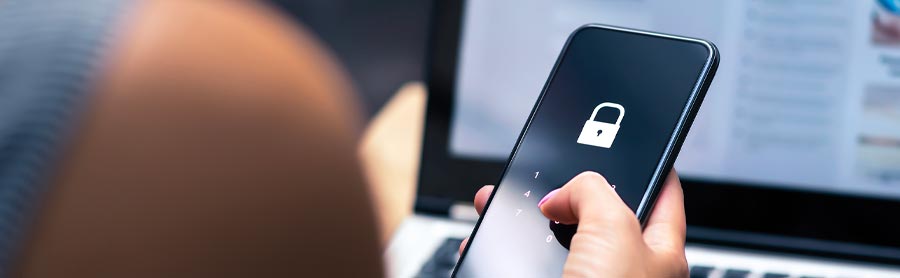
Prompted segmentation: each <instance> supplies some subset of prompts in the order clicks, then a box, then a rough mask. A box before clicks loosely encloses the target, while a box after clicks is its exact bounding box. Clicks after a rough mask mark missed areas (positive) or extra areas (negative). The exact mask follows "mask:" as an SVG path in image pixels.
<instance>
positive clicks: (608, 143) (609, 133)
mask: <svg viewBox="0 0 900 278" xmlns="http://www.w3.org/2000/svg"><path fill="white" fill-rule="evenodd" d="M604 107H609V108H615V109H618V110H619V119H617V120H616V123H615V124H611V123H605V122H598V121H595V120H594V119H595V118H597V112H598V111H600V109H601V108H604ZM624 117H625V107H622V105H619V104H618V103H612V102H604V103H601V104H600V105H597V107H596V108H594V112H593V113H591V117H590V118H589V119H588V120H587V121H585V122H584V127H583V128H582V129H581V135H579V136H578V143H579V144H585V145H591V146H595V147H601V148H609V147H612V143H613V141H615V140H616V135H617V134H619V127H621V124H622V118H624Z"/></svg>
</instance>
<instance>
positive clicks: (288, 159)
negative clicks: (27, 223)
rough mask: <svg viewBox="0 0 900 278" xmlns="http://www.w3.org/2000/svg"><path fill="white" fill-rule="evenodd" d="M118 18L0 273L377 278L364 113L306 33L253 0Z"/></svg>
mask: <svg viewBox="0 0 900 278" xmlns="http://www.w3.org/2000/svg"><path fill="white" fill-rule="evenodd" d="M121 18H123V21H122V22H121V24H120V25H121V27H120V28H119V29H118V30H117V32H116V35H115V36H114V38H113V44H112V48H111V49H110V51H109V52H108V53H106V56H105V57H103V63H102V66H101V68H100V70H99V72H97V73H95V80H94V86H93V87H92V88H91V92H90V94H89V95H91V96H92V97H91V99H90V100H89V104H88V105H87V107H85V109H84V111H85V112H84V113H83V114H82V115H81V116H80V117H79V119H78V120H77V122H76V123H75V124H76V127H77V128H76V134H74V136H73V138H71V144H69V145H68V146H67V151H66V154H65V156H64V158H63V159H62V160H61V162H60V163H59V167H58V168H59V171H58V172H57V173H56V174H54V175H53V182H52V186H51V187H50V188H52V190H51V191H50V192H48V193H47V194H46V195H45V198H44V200H43V202H42V208H41V209H40V215H39V217H37V218H36V219H37V221H36V223H34V224H33V225H32V227H31V228H30V229H31V231H30V232H29V233H28V234H29V235H30V238H29V239H28V242H27V243H26V246H25V248H24V249H25V250H24V253H23V254H21V255H20V256H18V257H19V258H20V260H19V262H18V264H17V270H15V271H16V273H13V274H12V275H9V276H10V277H76V278H78V277H378V276H381V275H382V273H383V272H382V263H381V260H380V259H379V258H380V255H381V252H382V251H381V250H382V248H381V246H380V244H379V229H378V223H377V220H376V219H377V218H376V217H375V215H374V212H373V211H374V209H373V206H372V202H371V199H370V196H369V194H368V191H367V188H366V181H365V179H364V178H363V174H362V171H361V169H360V167H359V166H358V160H357V158H356V153H355V150H356V142H355V138H356V137H357V134H356V130H358V129H357V125H356V124H357V123H358V121H359V118H358V117H357V115H355V114H354V111H359V109H356V107H355V106H354V105H353V101H352V100H353V99H352V98H351V96H352V88H350V87H349V86H347V84H349V81H348V80H347V78H345V76H344V75H343V73H342V72H341V71H340V70H339V67H338V66H337V64H336V63H335V62H334V61H333V60H332V59H331V57H330V55H328V53H327V52H326V51H324V50H323V48H322V47H321V46H320V45H319V44H318V43H317V41H316V40H315V39H314V38H313V37H312V36H310V35H309V34H308V33H307V32H305V31H303V30H301V29H296V27H295V26H294V25H293V24H292V23H290V22H288V21H286V20H282V19H281V17H280V15H279V14H277V13H275V12H273V11H271V10H268V9H266V8H264V7H261V6H258V5H257V4H255V3H254V2H252V1H183V0H172V1H165V0H159V1H146V2H140V3H138V4H136V6H134V7H132V8H130V9H129V11H128V14H126V15H124V16H122V17H121ZM4 271H5V270H4Z"/></svg>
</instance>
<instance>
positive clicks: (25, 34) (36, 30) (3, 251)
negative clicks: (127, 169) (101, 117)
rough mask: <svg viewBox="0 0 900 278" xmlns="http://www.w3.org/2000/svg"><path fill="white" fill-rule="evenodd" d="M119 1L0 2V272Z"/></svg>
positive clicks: (75, 112) (80, 100)
mask: <svg viewBox="0 0 900 278" xmlns="http://www.w3.org/2000/svg"><path fill="white" fill-rule="evenodd" d="M124 2H125V1H117V0H0V277H6V276H7V274H8V273H7V272H8V271H9V267H10V262H11V261H12V260H14V259H15V257H14V256H16V254H17V253H18V252H19V250H18V248H20V247H21V243H22V241H23V240H24V238H25V236H26V235H25V233H26V232H27V230H28V228H29V224H31V223H32V222H33V216H34V215H35V211H34V210H35V209H36V208H37V207H38V205H37V202H39V201H40V196H41V195H42V192H44V191H46V190H47V189H48V188H47V181H48V178H49V177H48V176H49V175H50V174H52V173H53V171H54V166H55V165H54V164H55V159H56V158H58V156H59V152H60V150H61V149H62V148H63V147H65V146H64V145H63V144H65V143H66V142H67V140H66V137H67V135H68V134H69V133H70V132H71V130H69V129H70V128H71V127H72V123H73V121H74V119H75V118H77V117H78V116H79V114H80V112H81V111H80V110H81V108H82V107H81V105H82V104H84V103H85V102H86V101H85V99H86V97H88V96H87V93H88V92H87V91H86V86H87V83H88V82H89V81H90V79H91V78H93V77H94V76H93V75H94V72H95V67H96V66H98V65H99V62H98V60H99V59H98V58H99V57H100V56H101V55H102V53H103V52H104V48H105V47H106V44H107V41H108V38H109V37H110V35H111V33H112V31H113V30H114V29H115V26H116V21H118V18H117V17H118V15H119V14H121V11H122V7H123V6H124Z"/></svg>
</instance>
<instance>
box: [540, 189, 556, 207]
mask: <svg viewBox="0 0 900 278" xmlns="http://www.w3.org/2000/svg"><path fill="white" fill-rule="evenodd" d="M558 192H559V188H557V189H554V190H553V191H550V193H547V195H544V198H542V199H541V201H540V202H538V207H539V208H540V207H541V205H543V204H544V203H546V202H547V200H550V198H552V197H553V195H556V193H558Z"/></svg>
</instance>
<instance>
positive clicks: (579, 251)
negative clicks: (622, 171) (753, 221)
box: [460, 170, 688, 277]
mask: <svg viewBox="0 0 900 278" xmlns="http://www.w3.org/2000/svg"><path fill="white" fill-rule="evenodd" d="M493 190H494V187H493V186H490V185H489V186H485V187H482V188H481V189H480V190H478V193H476V194H475V208H476V209H477V210H478V213H479V214H481V213H482V212H483V210H484V205H485V203H486V202H487V199H488V197H489V196H490V194H491V191H493ZM538 206H539V207H540V209H541V212H543V214H544V216H546V217H547V218H548V219H550V220H554V221H558V222H560V223H562V224H576V223H577V224H578V230H577V231H576V233H575V236H574V237H573V238H572V243H571V246H570V247H571V248H570V250H569V257H568V258H567V259H566V264H565V268H564V269H563V276H565V277H687V275H688V266H687V260H686V259H685V255H684V238H685V232H686V224H685V216H684V195H683V193H682V191H681V182H680V181H679V180H678V176H677V175H676V174H675V171H674V170H672V171H671V172H670V173H669V176H668V177H667V178H666V182H665V184H664V185H663V188H662V192H660V195H659V198H658V200H657V203H656V206H655V208H654V209H653V213H651V214H650V219H649V220H648V222H647V226H646V227H645V228H644V229H643V231H642V230H641V225H640V223H639V222H638V219H637V217H635V215H634V213H633V212H632V211H631V209H630V208H628V206H627V205H625V203H624V202H623V201H622V199H621V198H620V197H619V195H618V194H616V192H615V190H614V189H613V188H612V187H611V186H610V185H609V183H608V182H607V181H606V179H605V178H603V176H601V175H600V174H597V173H594V172H584V173H581V174H579V175H578V176H575V178H572V180H571V181H569V182H568V183H567V184H566V185H564V186H563V187H561V188H559V189H557V190H554V191H552V192H550V193H548V194H547V195H546V196H544V198H543V199H541V201H540V202H539V204H538ZM467 240H468V239H467ZM465 245H466V242H465V241H463V244H462V245H461V246H460V250H462V248H463V247H464V246H465Z"/></svg>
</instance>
